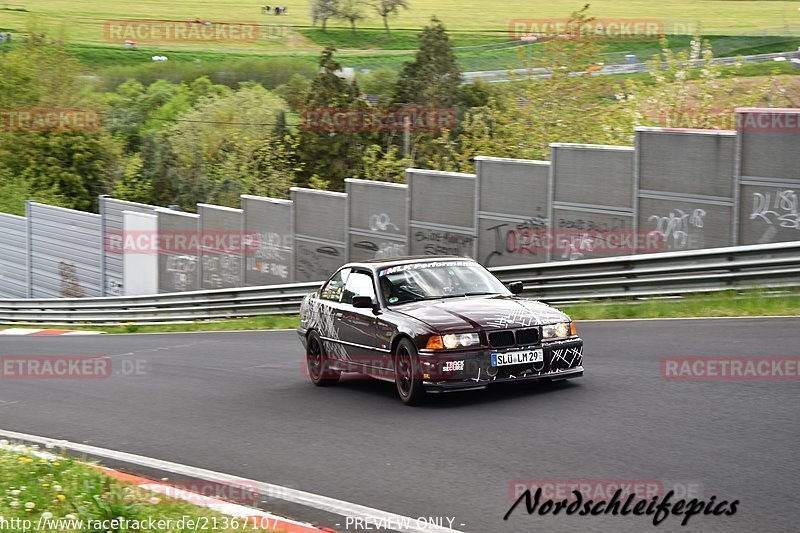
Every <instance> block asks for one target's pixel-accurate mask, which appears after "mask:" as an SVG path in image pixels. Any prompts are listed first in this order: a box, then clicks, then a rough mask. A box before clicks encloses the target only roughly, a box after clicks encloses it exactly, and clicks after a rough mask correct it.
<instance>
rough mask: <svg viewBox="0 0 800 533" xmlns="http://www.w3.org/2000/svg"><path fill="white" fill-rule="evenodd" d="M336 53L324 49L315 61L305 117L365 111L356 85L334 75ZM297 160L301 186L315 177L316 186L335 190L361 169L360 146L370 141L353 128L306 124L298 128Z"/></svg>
mask: <svg viewBox="0 0 800 533" xmlns="http://www.w3.org/2000/svg"><path fill="white" fill-rule="evenodd" d="M335 51H336V49H335V48H333V47H332V46H329V47H327V48H326V49H325V50H324V51H323V52H322V56H321V58H320V62H319V73H318V74H317V75H316V76H315V77H314V79H313V80H312V81H311V88H310V89H309V91H308V97H307V99H306V102H305V105H304V106H303V109H304V112H305V113H306V114H307V116H310V114H312V113H316V114H322V113H326V112H329V111H333V110H349V111H354V112H357V111H359V110H363V109H366V108H367V103H366V102H365V101H364V100H361V99H360V98H359V94H360V91H359V88H358V84H357V83H356V82H353V83H348V82H347V81H346V80H344V79H342V78H340V77H339V76H338V75H337V72H339V71H341V68H342V67H341V65H340V64H339V62H338V61H336V60H335V59H334V58H333V54H334V52H335ZM299 137H300V144H299V152H300V158H301V160H302V161H303V162H304V163H305V165H306V166H305V170H304V172H303V176H304V177H305V180H304V184H308V183H310V181H311V179H312V178H313V177H314V176H316V177H317V180H316V181H315V182H316V183H320V180H325V181H327V182H329V183H330V186H331V187H332V188H334V189H336V190H342V189H343V188H344V179H345V178H349V177H356V176H358V174H359V169H360V168H361V167H362V153H363V149H364V145H365V144H367V141H368V140H369V139H370V135H369V134H364V133H362V132H359V131H355V130H353V129H347V128H343V129H325V128H319V127H316V125H315V124H312V123H311V122H307V123H305V124H304V125H301V128H300V134H299Z"/></svg>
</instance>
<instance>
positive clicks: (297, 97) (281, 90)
mask: <svg viewBox="0 0 800 533" xmlns="http://www.w3.org/2000/svg"><path fill="white" fill-rule="evenodd" d="M310 86H311V80H310V79H308V78H307V77H305V76H303V75H301V74H292V77H291V78H289V80H288V81H287V82H286V83H284V84H282V85H278V86H277V87H276V88H275V93H277V94H278V96H280V97H281V98H283V99H284V100H286V103H287V104H289V109H291V110H292V111H295V112H298V111H300V109H301V108H302V106H303V103H304V102H305V101H306V93H308V88H309V87H310Z"/></svg>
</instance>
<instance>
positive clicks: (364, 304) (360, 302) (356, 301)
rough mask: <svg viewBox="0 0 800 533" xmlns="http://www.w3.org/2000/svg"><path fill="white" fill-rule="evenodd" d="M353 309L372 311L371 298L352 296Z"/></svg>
mask: <svg viewBox="0 0 800 533" xmlns="http://www.w3.org/2000/svg"><path fill="white" fill-rule="evenodd" d="M353 307H355V308H357V309H372V308H373V307H374V306H373V305H372V298H370V297H369V296H353Z"/></svg>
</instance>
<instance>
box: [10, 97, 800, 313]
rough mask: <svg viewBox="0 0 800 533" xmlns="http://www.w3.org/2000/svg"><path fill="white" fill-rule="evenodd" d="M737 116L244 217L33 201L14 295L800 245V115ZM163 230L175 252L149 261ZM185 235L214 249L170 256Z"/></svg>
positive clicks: (304, 193)
mask: <svg viewBox="0 0 800 533" xmlns="http://www.w3.org/2000/svg"><path fill="white" fill-rule="evenodd" d="M738 119H739V120H738V122H737V124H738V127H739V129H738V131H704V130H691V129H666V128H638V129H637V130H636V139H635V146H634V147H618V146H597V145H578V144H554V145H552V154H551V160H550V161H527V160H520V159H503V158H493V157H478V158H476V173H475V174H460V173H452V172H438V171H430V170H420V169H409V170H408V171H407V176H406V177H407V182H408V185H398V184H387V183H379V182H369V181H364V180H356V179H349V180H347V181H346V190H347V192H346V193H335V192H327V191H318V190H311V189H301V188H293V189H292V191H291V200H278V199H272V198H261V197H256V196H248V195H243V196H242V206H241V209H234V208H227V207H220V206H213V205H205V204H200V205H199V206H198V214H190V213H182V212H179V211H174V210H170V209H166V208H160V207H156V206H149V205H144V204H136V203H133V202H125V201H121V200H116V199H113V198H108V197H102V198H101V199H100V214H99V215H98V214H92V213H82V212H79V211H73V210H69V209H62V208H56V207H51V206H45V205H41V204H37V203H34V202H29V204H28V216H27V217H14V216H10V215H0V298H7V299H11V298H25V297H27V298H58V297H63V298H76V297H96V296H131V295H136V294H143V293H145V292H147V291H150V292H153V291H154V290H155V289H154V288H156V287H157V289H158V292H161V293H167V292H185V291H196V290H201V289H209V290H210V289H234V288H237V287H244V286H261V285H268V284H286V283H297V282H300V283H302V282H315V281H318V280H320V279H324V278H326V277H327V276H328V275H329V274H330V273H331V272H332V271H333V270H335V269H336V268H337V267H338V266H340V265H341V264H343V263H345V262H346V261H348V260H369V259H373V258H386V257H396V256H401V255H406V254H415V255H442V254H452V255H464V256H471V257H475V258H477V259H479V260H480V261H481V262H483V263H484V264H485V265H487V266H490V267H495V266H503V267H505V266H512V265H529V264H540V263H550V262H553V263H555V262H565V261H575V260H581V259H591V258H595V259H603V260H609V261H610V262H611V263H613V259H612V258H616V257H623V256H625V257H627V256H630V255H644V254H651V253H660V252H686V251H692V250H702V249H709V248H717V247H729V246H736V245H750V244H766V243H774V242H789V241H800V202H799V201H798V190H799V189H800V150H798V149H797V147H798V146H800V110H798V109H787V110H779V109H769V110H765V109H750V108H746V109H740V110H738ZM154 217H155V218H154ZM148 228H152V229H148ZM148 234H155V237H157V241H158V243H159V246H160V248H158V249H156V250H153V249H149V250H145V251H143V250H141V249H140V248H141V246H145V247H146V246H147V243H148V242H149V241H148V239H147V237H148V236H149V237H152V236H153V235H148ZM177 236H180V237H181V238H182V239H184V241H186V242H196V243H199V245H196V246H191V245H189V246H163V242H164V238H166V237H170V238H176V237H177ZM217 237H223V239H222V240H218V239H216V238H217ZM225 237H227V238H228V240H225ZM233 237H237V238H236V239H233V240H231V239H232V238H233ZM139 238H142V240H141V242H140V241H139V240H138V239H139ZM209 239H210V240H209ZM131 246H133V249H131ZM148 253H149V254H151V255H157V257H152V256H151V257H147V255H148Z"/></svg>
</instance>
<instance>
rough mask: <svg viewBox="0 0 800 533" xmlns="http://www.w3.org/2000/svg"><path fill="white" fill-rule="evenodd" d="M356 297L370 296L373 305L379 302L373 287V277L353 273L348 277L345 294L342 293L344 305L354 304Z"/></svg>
mask: <svg viewBox="0 0 800 533" xmlns="http://www.w3.org/2000/svg"><path fill="white" fill-rule="evenodd" d="M354 296H369V297H370V299H372V303H375V302H376V301H377V300H376V298H375V288H374V287H373V285H372V276H370V275H369V274H365V273H364V272H353V273H352V274H350V275H349V276H348V277H347V283H345V286H344V293H342V303H343V304H352V303H353V297H354Z"/></svg>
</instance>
